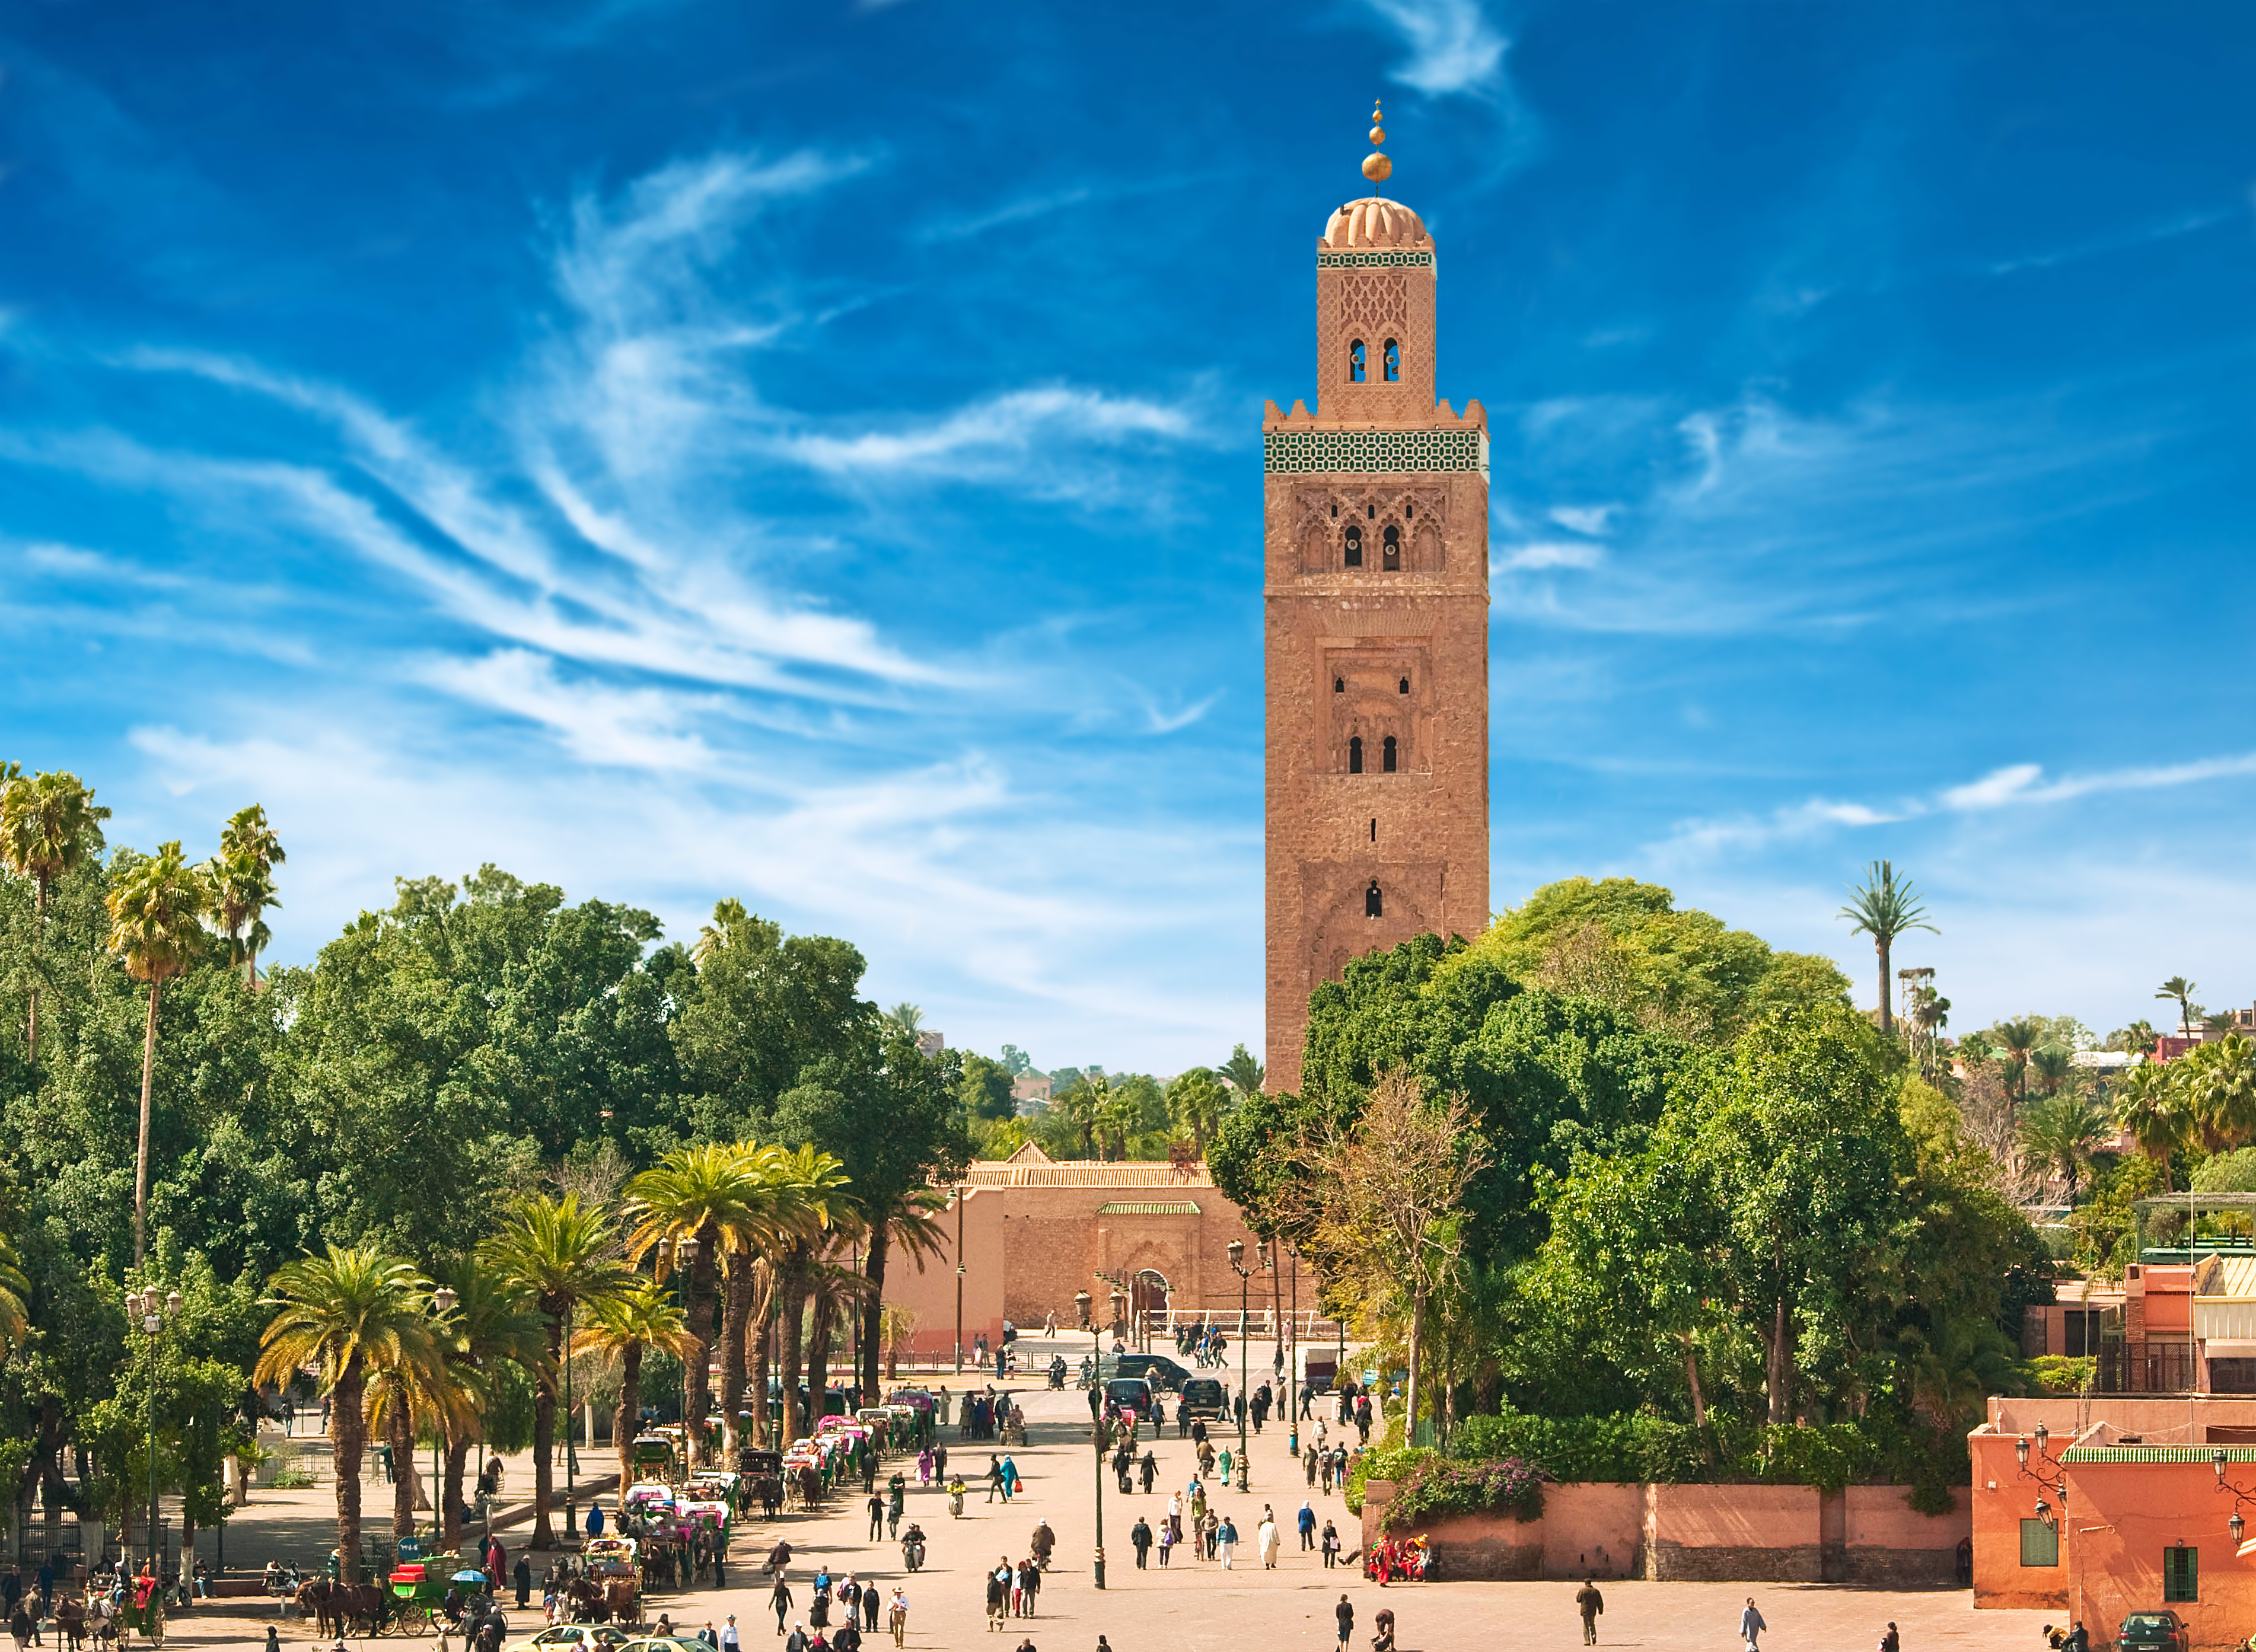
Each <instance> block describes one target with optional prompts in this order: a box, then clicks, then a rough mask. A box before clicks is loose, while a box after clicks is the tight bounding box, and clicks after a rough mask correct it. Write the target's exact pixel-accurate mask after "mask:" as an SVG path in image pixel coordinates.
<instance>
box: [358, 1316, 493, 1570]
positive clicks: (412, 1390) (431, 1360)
mask: <svg viewBox="0 0 2256 1652" xmlns="http://www.w3.org/2000/svg"><path fill="white" fill-rule="evenodd" d="M443 1342H444V1337H443V1334H441V1335H434V1337H433V1338H432V1339H431V1345H430V1346H429V1347H427V1348H426V1349H424V1350H422V1351H421V1352H420V1353H417V1354H412V1355H409V1356H408V1357H405V1358H403V1359H400V1360H396V1361H393V1362H391V1363H390V1364H384V1365H377V1366H373V1367H370V1371H369V1375H368V1395H367V1399H366V1400H365V1402H364V1404H363V1409H365V1411H366V1413H367V1416H368V1426H369V1431H370V1432H371V1433H373V1434H375V1435H377V1436H378V1437H379V1438H383V1439H384V1441H385V1442H386V1443H388V1444H389V1445H391V1535H392V1536H395V1537H412V1536H414V1535H415V1436H416V1435H417V1433H418V1432H419V1431H423V1430H425V1429H428V1430H429V1431H431V1433H432V1435H433V1437H434V1438H445V1437H446V1435H447V1434H448V1424H449V1422H450V1421H451V1420H453V1419H454V1418H455V1417H458V1416H459V1417H465V1418H467V1419H468V1420H469V1422H470V1423H471V1424H475V1421H476V1416H477V1411H476V1402H475V1401H474V1400H473V1399H472V1397H471V1395H469V1391H468V1390H467V1389H466V1388H463V1387H462V1385H461V1384H459V1383H457V1382H455V1381H452V1380H451V1379H450V1378H449V1376H448V1369H447V1358H446V1352H445V1349H444V1347H443V1346H442V1344H443ZM430 1495H431V1507H432V1512H433V1513H434V1515H435V1514H436V1513H437V1512H438V1506H439V1488H438V1487H436V1486H434V1487H431V1492H430Z"/></svg>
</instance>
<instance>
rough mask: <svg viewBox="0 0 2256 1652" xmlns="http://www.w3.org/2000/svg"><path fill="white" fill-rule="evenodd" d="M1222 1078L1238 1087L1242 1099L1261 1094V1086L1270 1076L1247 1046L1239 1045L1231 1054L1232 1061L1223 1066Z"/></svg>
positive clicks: (1224, 1063)
mask: <svg viewBox="0 0 2256 1652" xmlns="http://www.w3.org/2000/svg"><path fill="white" fill-rule="evenodd" d="M1222 1076H1223V1078H1225V1079H1229V1080H1230V1083H1232V1084H1233V1085H1235V1086H1237V1093H1238V1095H1239V1096H1240V1097H1241V1098H1242V1097H1244V1096H1249V1095H1258V1094H1260V1093H1261V1086H1262V1084H1263V1083H1264V1081H1265V1080H1266V1079H1267V1078H1268V1077H1269V1074H1268V1073H1267V1072H1266V1071H1265V1070H1264V1068H1263V1067H1262V1065H1261V1064H1260V1063H1259V1062H1258V1061H1256V1060H1255V1059H1254V1058H1253V1057H1252V1056H1251V1053H1249V1052H1248V1051H1247V1050H1246V1048H1245V1046H1244V1044H1239V1045H1238V1046H1237V1048H1235V1049H1233V1050H1232V1051H1230V1059H1229V1060H1227V1061H1225V1062H1223V1064H1222Z"/></svg>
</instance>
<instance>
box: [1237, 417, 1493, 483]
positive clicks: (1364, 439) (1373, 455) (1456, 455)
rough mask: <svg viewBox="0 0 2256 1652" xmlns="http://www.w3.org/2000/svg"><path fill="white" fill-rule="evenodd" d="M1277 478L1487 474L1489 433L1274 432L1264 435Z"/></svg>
mask: <svg viewBox="0 0 2256 1652" xmlns="http://www.w3.org/2000/svg"><path fill="white" fill-rule="evenodd" d="M1262 469H1263V471H1264V472H1265V474H1266V475H1272V476H1307V475H1336V474H1339V473H1346V472H1367V473H1376V474H1380V475H1404V474H1414V473H1420V472H1433V471H1471V472H1473V473H1475V474H1476V475H1479V476H1480V477H1482V478H1483V479H1484V480H1485V479H1486V478H1487V476H1488V432H1486V431H1484V430H1480V429H1477V428H1476V429H1472V430H1273V431H1268V432H1265V433H1264V435H1263V437H1262Z"/></svg>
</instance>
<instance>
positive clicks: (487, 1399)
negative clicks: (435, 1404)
mask: <svg viewBox="0 0 2256 1652" xmlns="http://www.w3.org/2000/svg"><path fill="white" fill-rule="evenodd" d="M437 1276H438V1281H439V1283H441V1284H442V1285H444V1286H446V1287H447V1288H448V1290H452V1291H453V1292H454V1293H455V1303H454V1306H453V1307H452V1308H450V1309H449V1310H448V1311H447V1313H446V1314H445V1315H444V1316H443V1318H441V1324H440V1339H439V1351H440V1353H441V1356H442V1357H443V1358H444V1360H445V1361H446V1376H445V1382H446V1386H447V1387H448V1388H449V1389H450V1390H452V1391H453V1392H454V1393H455V1395H459V1396H460V1401H461V1402H460V1403H458V1404H454V1405H450V1406H449V1408H448V1409H447V1410H445V1411H444V1412H443V1413H442V1418H443V1421H444V1422H445V1424H446V1442H447V1443H446V1447H445V1457H444V1459H443V1461H444V1465H445V1473H444V1475H443V1485H442V1487H441V1491H440V1493H439V1496H440V1508H441V1514H440V1520H441V1529H442V1530H443V1532H444V1534H445V1540H446V1545H447V1548H448V1550H449V1551H452V1550H457V1549H459V1548H460V1547H461V1546H462V1473H463V1467H464V1465H465V1464H466V1463H467V1462H468V1461H469V1454H470V1447H471V1446H472V1445H474V1444H476V1441H477V1439H478V1438H479V1435H480V1434H481V1432H482V1431H483V1424H482V1421H481V1419H482V1418H483V1416H484V1414H485V1410H486V1408H487V1407H488V1406H489V1405H490V1404H491V1403H492V1401H493V1385H494V1379H495V1375H496V1374H497V1372H498V1371H499V1369H500V1368H501V1367H503V1366H504V1365H508V1364H515V1365H520V1366H523V1367H525V1368H526V1369H528V1370H530V1369H532V1367H535V1366H537V1365H538V1364H539V1360H540V1354H541V1347H542V1337H541V1323H540V1316H539V1314H538V1313H536V1312H534V1311H533V1309H532V1302H531V1301H530V1299H529V1298H528V1297H526V1296H525V1291H524V1290H523V1289H522V1288H521V1287H519V1286H518V1284H517V1283H515V1282H513V1281H512V1280H511V1279H509V1278H507V1277H505V1276H504V1275H502V1274H501V1273H499V1272H498V1271H497V1270H496V1269H493V1268H490V1267H489V1266H487V1265H486V1264H485V1263H484V1262H482V1261H481V1260H480V1259H479V1258H477V1257H476V1256H468V1257H464V1258H463V1259H462V1260H461V1261H459V1262H455V1263H454V1264H453V1265H452V1266H451V1267H448V1268H446V1269H440V1270H438V1274H437Z"/></svg>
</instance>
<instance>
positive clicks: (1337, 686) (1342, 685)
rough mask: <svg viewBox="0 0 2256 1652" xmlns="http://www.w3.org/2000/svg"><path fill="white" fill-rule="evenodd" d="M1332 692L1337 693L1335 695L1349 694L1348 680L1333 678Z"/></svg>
mask: <svg viewBox="0 0 2256 1652" xmlns="http://www.w3.org/2000/svg"><path fill="white" fill-rule="evenodd" d="M1332 692H1333V693H1335V694H1344V693H1346V692H1347V678H1344V677H1335V678H1332Z"/></svg>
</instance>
